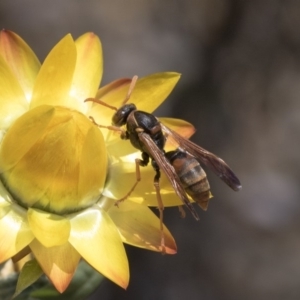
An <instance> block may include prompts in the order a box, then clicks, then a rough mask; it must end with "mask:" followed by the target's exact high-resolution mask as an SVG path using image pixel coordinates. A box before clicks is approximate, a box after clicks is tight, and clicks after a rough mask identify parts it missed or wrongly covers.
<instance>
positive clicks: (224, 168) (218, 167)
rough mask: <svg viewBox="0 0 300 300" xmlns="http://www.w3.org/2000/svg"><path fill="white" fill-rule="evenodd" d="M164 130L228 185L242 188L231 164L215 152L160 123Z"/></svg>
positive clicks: (235, 189)
mask: <svg viewBox="0 0 300 300" xmlns="http://www.w3.org/2000/svg"><path fill="white" fill-rule="evenodd" d="M160 125H161V127H162V129H163V131H164V132H166V134H167V136H171V137H172V138H173V139H174V140H175V141H176V143H178V145H179V147H180V148H182V149H183V150H184V151H186V152H187V153H189V154H191V155H192V156H194V157H195V158H197V159H199V160H200V162H202V163H203V164H205V165H206V166H207V167H209V168H210V169H211V170H212V171H213V172H214V173H215V174H216V175H217V176H219V177H220V178H221V179H222V180H223V181H224V182H225V183H226V184H227V185H228V186H230V187H231V188H232V189H233V190H234V191H238V190H240V189H241V187H242V186H241V183H240V181H239V179H238V178H237V177H236V175H235V174H234V173H233V171H232V170H231V169H230V168H229V166H228V165H227V164H226V163H225V162H224V160H222V159H221V158H219V157H217V156H216V155H214V154H213V153H211V152H209V151H207V150H205V149H204V148H202V147H200V146H198V145H196V144H195V143H193V142H192V141H190V140H188V139H185V138H184V137H182V136H181V135H179V134H178V133H177V132H175V131H173V130H172V129H170V128H168V127H167V126H165V125H163V124H162V123H161V124H160Z"/></svg>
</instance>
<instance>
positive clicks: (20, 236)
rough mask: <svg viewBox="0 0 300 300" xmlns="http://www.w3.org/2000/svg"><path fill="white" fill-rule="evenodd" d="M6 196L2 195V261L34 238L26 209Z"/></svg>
mask: <svg viewBox="0 0 300 300" xmlns="http://www.w3.org/2000/svg"><path fill="white" fill-rule="evenodd" d="M3 189H4V188H3V186H2V184H1V190H3ZM1 194H2V192H1ZM5 198H6V197H3V196H2V195H1V197H0V262H3V261H5V260H7V259H8V258H10V257H12V256H13V255H15V254H16V253H18V252H19V251H20V250H22V249H23V248H24V247H26V246H27V245H28V244H29V243H30V242H31V241H32V240H33V238H34V236H33V234H32V232H31V230H30V228H29V225H28V223H27V220H26V210H25V209H23V208H21V207H19V206H18V205H16V204H11V203H9V202H7V200H5Z"/></svg>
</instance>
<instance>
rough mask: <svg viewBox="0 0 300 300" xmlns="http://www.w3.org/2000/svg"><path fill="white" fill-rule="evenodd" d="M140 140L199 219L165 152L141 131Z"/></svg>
mask: <svg viewBox="0 0 300 300" xmlns="http://www.w3.org/2000/svg"><path fill="white" fill-rule="evenodd" d="M138 136H139V139H140V141H141V142H142V143H143V144H144V145H145V147H146V148H147V150H148V152H149V154H150V156H151V157H152V158H153V159H154V160H155V162H156V163H157V165H158V166H159V168H160V169H161V170H162V171H163V172H164V173H165V174H166V176H167V178H168V179H169V181H170V183H171V185H172V186H173V188H174V191H175V192H176V194H177V195H178V197H179V198H180V199H181V200H182V202H183V203H184V204H185V205H186V206H187V208H188V209H189V210H190V212H191V213H192V214H193V216H194V217H195V219H196V220H199V217H198V214H197V212H196V210H195V208H194V207H193V206H192V204H191V203H190V201H189V199H188V197H187V195H186V192H185V190H184V188H183V187H182V185H181V182H180V179H179V177H178V175H177V174H176V173H175V170H174V168H173V167H172V165H171V164H170V163H169V161H168V160H167V158H166V157H165V156H164V153H163V152H162V151H161V150H160V149H159V148H158V147H157V146H156V144H155V142H154V141H153V140H152V139H151V137H150V136H149V135H148V134H147V133H145V132H140V133H139V134H138Z"/></svg>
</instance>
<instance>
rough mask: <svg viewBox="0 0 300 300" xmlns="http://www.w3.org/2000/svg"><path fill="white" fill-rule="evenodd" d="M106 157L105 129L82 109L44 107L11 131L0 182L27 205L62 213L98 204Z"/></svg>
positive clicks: (0, 156) (0, 155)
mask: <svg viewBox="0 0 300 300" xmlns="http://www.w3.org/2000/svg"><path fill="white" fill-rule="evenodd" d="M106 167H107V155H106V148H105V144H104V140H103V137H102V134H101V132H100V130H99V129H98V128H97V127H95V126H94V125H93V124H92V123H91V122H90V121H89V119H88V118H87V117H86V116H84V115H83V114H81V113H79V112H78V111H73V110H70V109H68V108H64V107H53V106H48V105H43V106H39V107H36V108H34V109H32V110H30V111H29V112H27V113H25V114H24V115H22V116H21V117H20V118H19V119H17V120H16V121H15V123H14V124H13V125H12V126H11V127H10V128H9V130H8V131H7V133H6V135H5V136H4V139H3V141H2V143H1V148H0V172H1V173H0V176H1V180H2V182H3V183H4V185H5V186H6V188H7V189H8V190H9V192H10V193H11V194H12V196H13V198H14V199H15V200H16V201H17V202H19V203H20V204H21V205H23V206H24V207H36V208H39V209H43V210H47V211H50V212H55V213H58V214H63V213H69V212H73V211H77V210H80V209H82V208H85V207H88V206H90V205H92V204H93V203H95V202H96V201H97V200H98V198H99V195H100V193H101V191H102V189H103V185H104V181H105V177H106Z"/></svg>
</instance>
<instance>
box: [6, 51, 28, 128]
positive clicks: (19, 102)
mask: <svg viewBox="0 0 300 300" xmlns="http://www.w3.org/2000/svg"><path fill="white" fill-rule="evenodd" d="M0 86H1V89H0V107H1V110H0V129H2V128H8V127H9V126H10V125H11V123H12V122H13V121H14V120H15V119H16V118H17V117H19V116H20V115H22V114H23V113H24V112H25V111H26V110H27V109H28V103H27V101H26V98H25V94H24V92H23V90H22V88H21V86H20V84H19V82H18V81H17V79H16V77H15V75H14V74H13V73H12V71H11V70H10V68H9V66H8V65H7V63H6V62H5V60H4V59H3V58H2V56H1V55H0Z"/></svg>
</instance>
